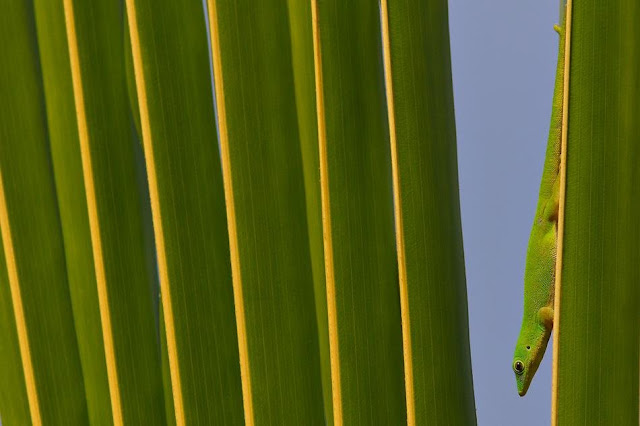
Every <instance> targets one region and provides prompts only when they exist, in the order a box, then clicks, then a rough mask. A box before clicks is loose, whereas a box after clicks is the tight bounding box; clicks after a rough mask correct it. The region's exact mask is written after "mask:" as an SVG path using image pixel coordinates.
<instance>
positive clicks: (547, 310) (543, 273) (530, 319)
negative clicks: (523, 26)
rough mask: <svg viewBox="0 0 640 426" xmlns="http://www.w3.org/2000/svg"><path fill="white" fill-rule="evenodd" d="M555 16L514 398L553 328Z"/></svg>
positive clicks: (558, 142) (559, 106)
mask: <svg viewBox="0 0 640 426" xmlns="http://www.w3.org/2000/svg"><path fill="white" fill-rule="evenodd" d="M565 7H566V6H565ZM561 12H564V13H561V18H562V19H561V22H562V24H561V26H560V25H555V26H554V29H555V30H556V32H557V33H558V35H559V36H560V37H559V39H560V40H559V48H558V64H557V69H556V79H555V88H554V93H553V106H552V110H551V125H550V128H549V138H548V141H547V151H546V156H545V162H544V169H543V173H542V180H541V183H540V192H539V197H538V204H537V208H536V214H535V217H534V221H533V226H532V229H531V235H530V237H529V245H528V247H527V258H526V265H525V275H524V310H523V315H522V326H521V329H520V335H519V337H518V341H517V343H516V348H515V352H514V355H513V364H512V367H513V371H514V373H515V375H516V384H517V388H518V394H519V395H520V396H524V395H525V394H526V393H527V390H528V389H529V385H530V384H531V381H532V380H533V376H534V375H535V373H536V371H537V370H538V367H539V366H540V362H541V361H542V357H543V356H544V353H545V351H546V348H547V344H548V342H549V338H550V336H551V331H552V330H553V315H554V312H553V304H554V291H555V275H556V274H555V270H556V261H557V254H558V253H557V247H558V209H559V203H560V200H559V198H560V195H559V194H560V152H561V147H562V114H563V95H564V72H565V37H566V34H565V25H566V9H561Z"/></svg>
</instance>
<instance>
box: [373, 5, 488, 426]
mask: <svg viewBox="0 0 640 426" xmlns="http://www.w3.org/2000/svg"><path fill="white" fill-rule="evenodd" d="M381 6H382V9H381V12H382V13H381V17H382V28H383V46H384V54H385V76H386V91H387V103H388V113H389V129H390V142H391V158H392V166H393V184H394V202H395V215H396V222H395V223H396V242H397V250H398V266H399V277H400V298H401V306H402V327H403V334H404V341H403V343H404V377H405V388H406V398H407V423H408V424H409V425H415V424H419V425H421V424H464V425H472V424H475V423H476V414H475V404H474V399H473V383H472V377H471V355H470V349H469V329H468V314H467V298H466V282H465V271H464V254H463V249H462V229H461V220H460V201H459V198H458V167H457V157H456V132H455V118H454V111H453V87H452V82H451V58H450V54H449V28H448V13H447V2H446V1H444V0H430V1H426V2H425V1H420V0H410V1H396V0H383V1H382V3H381Z"/></svg>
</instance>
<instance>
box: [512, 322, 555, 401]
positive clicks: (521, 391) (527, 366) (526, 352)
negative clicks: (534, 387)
mask: <svg viewBox="0 0 640 426" xmlns="http://www.w3.org/2000/svg"><path fill="white" fill-rule="evenodd" d="M523 340H525V339H523ZM548 341H549V334H548V333H546V332H541V333H539V334H538V336H536V338H532V339H526V340H525V341H524V342H522V343H521V342H518V346H517V347H516V352H515V354H514V356H513V364H512V368H513V372H514V373H515V375H516V385H517V387H518V395H520V396H524V395H525V394H526V393H527V391H528V390H529V386H530V385H531V381H532V380H533V376H535V374H536V371H538V367H539V366H540V361H542V357H543V356H544V352H545V350H546V349H547V343H548Z"/></svg>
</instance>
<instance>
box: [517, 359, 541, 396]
mask: <svg viewBox="0 0 640 426" xmlns="http://www.w3.org/2000/svg"><path fill="white" fill-rule="evenodd" d="M538 364H539V363H538ZM537 369H538V365H536V364H535V363H532V362H531V359H530V358H529V357H522V359H521V358H520V357H516V358H515V359H514V360H513V372H514V373H515V374H516V385H517V387H518V395H520V396H524V395H525V394H526V393H527V391H528V390H529V385H531V380H532V379H533V376H534V374H535V372H536V370H537Z"/></svg>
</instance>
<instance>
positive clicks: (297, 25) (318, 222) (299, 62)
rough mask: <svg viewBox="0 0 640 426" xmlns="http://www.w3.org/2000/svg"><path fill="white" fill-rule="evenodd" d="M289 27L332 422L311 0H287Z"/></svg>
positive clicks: (327, 416) (324, 377)
mask: <svg viewBox="0 0 640 426" xmlns="http://www.w3.org/2000/svg"><path fill="white" fill-rule="evenodd" d="M287 6H288V8H289V24H290V28H291V54H292V59H291V61H292V64H293V76H294V82H295V92H296V111H297V117H298V130H299V134H300V147H301V149H302V166H303V172H304V189H305V202H306V205H307V232H308V235H309V247H310V252H311V269H312V271H313V290H314V296H315V301H316V318H317V319H316V321H317V323H318V343H319V349H320V368H321V373H322V395H323V398H324V409H325V420H326V422H327V424H328V425H332V424H333V401H332V396H331V363H330V351H329V324H328V323H327V289H326V286H325V280H324V252H323V250H324V248H323V243H322V208H321V200H320V185H319V182H320V158H319V157H318V126H317V114H316V93H315V90H316V87H315V78H314V69H313V29H312V25H311V2H309V1H299V0H288V3H287Z"/></svg>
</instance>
